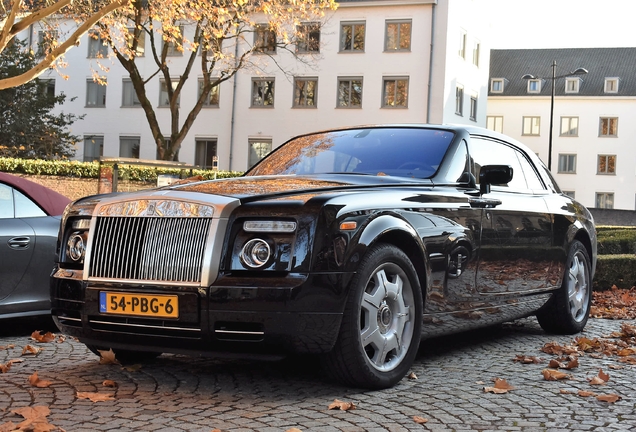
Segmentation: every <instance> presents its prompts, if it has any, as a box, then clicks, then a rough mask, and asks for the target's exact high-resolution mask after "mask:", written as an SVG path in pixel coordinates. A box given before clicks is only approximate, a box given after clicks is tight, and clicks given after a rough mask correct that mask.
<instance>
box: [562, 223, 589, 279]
mask: <svg viewBox="0 0 636 432" xmlns="http://www.w3.org/2000/svg"><path fill="white" fill-rule="evenodd" d="M574 240H578V241H580V242H581V243H582V244H583V246H584V247H585V250H586V251H587V255H588V257H589V258H590V267H591V269H590V271H591V275H590V278H591V279H594V273H595V272H596V248H595V247H594V245H593V244H592V236H591V235H590V233H589V232H588V231H587V230H586V229H585V228H584V227H583V226H582V225H579V224H577V223H574V224H572V225H571V226H570V232H569V235H568V244H567V247H566V253H567V252H568V251H569V249H570V245H571V244H572V242H573V241H574ZM594 240H596V237H594Z"/></svg>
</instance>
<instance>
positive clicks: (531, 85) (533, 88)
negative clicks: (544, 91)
mask: <svg viewBox="0 0 636 432" xmlns="http://www.w3.org/2000/svg"><path fill="white" fill-rule="evenodd" d="M528 93H541V80H540V79H531V80H528Z"/></svg>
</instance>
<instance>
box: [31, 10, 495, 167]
mask: <svg viewBox="0 0 636 432" xmlns="http://www.w3.org/2000/svg"><path fill="white" fill-rule="evenodd" d="M478 3H479V2H477V1H474V0H366V1H364V0H363V1H356V0H353V1H342V2H341V3H340V7H339V8H338V9H337V10H336V11H331V12H329V13H328V15H327V16H326V18H325V20H324V22H323V23H322V26H321V28H320V51H319V53H318V54H316V53H313V54H312V58H313V59H314V60H315V61H314V62H313V64H312V65H310V66H307V65H305V64H302V63H301V62H298V61H296V60H295V59H294V57H293V56H291V55H290V54H289V53H286V52H278V53H276V54H275V59H276V62H277V63H278V64H280V65H282V66H283V68H284V69H286V70H287V71H289V72H291V75H293V77H290V76H288V75H285V74H284V73H283V72H281V71H280V70H279V68H278V67H277V66H276V65H274V64H272V62H271V61H270V63H269V64H267V63H266V60H267V59H268V58H267V56H262V57H263V58H262V60H261V59H259V60H260V61H261V68H262V70H263V71H262V72H261V73H258V74H257V72H256V71H255V70H243V71H242V72H240V73H238V74H237V75H236V77H235V78H234V79H232V80H229V81H226V82H224V83H222V84H221V85H220V89H219V98H218V105H216V106H215V105H210V106H208V107H206V108H204V109H203V110H202V112H201V113H200V114H199V116H198V118H197V120H196V121H195V123H194V125H193V127H192V128H191V131H190V133H189V135H188V136H187V138H186V139H185V141H184V142H183V144H182V147H181V149H180V152H179V160H180V161H182V162H187V163H190V164H196V165H201V166H209V165H210V164H211V162H210V161H211V160H212V156H217V157H218V168H219V169H221V170H237V171H242V170H246V169H247V168H248V167H249V166H251V165H252V164H253V163H255V162H256V161H257V160H258V158H259V157H261V156H262V155H264V154H266V153H267V152H268V151H270V150H271V149H272V147H276V146H278V145H280V144H282V143H283V142H284V141H286V140H287V139H289V138H291V137H292V136H295V135H297V134H301V133H306V132H311V131H315V130H320V129H326V128H332V127H339V126H350V125H359V124H375V123H425V122H428V123H469V124H477V125H481V126H485V125H486V94H487V89H488V87H487V86H488V65H489V47H488V45H487V35H486V30H487V26H486V25H485V24H484V23H485V20H483V19H479V18H478V17H479V16H480V15H481V14H482V13H483V12H482V11H481V10H480V9H479V4H478ZM396 24H397V27H399V29H400V32H410V37H408V38H406V37H405V38H402V41H403V43H401V44H398V46H390V45H391V42H390V41H389V39H388V38H387V29H388V28H391V29H395V28H396ZM355 29H358V30H360V33H361V34H362V35H363V42H362V43H358V44H357V45H356V46H353V44H352V45H351V46H345V45H346V43H345V42H343V38H342V35H343V33H344V32H347V31H353V30H355ZM185 31H186V32H187V31H188V30H187V28H186V30H185ZM32 40H34V41H37V35H35V36H33V37H32ZM95 49H97V48H96V47H95V46H94V45H93V44H92V42H91V41H89V40H88V37H87V36H84V38H83V39H82V42H81V44H80V46H79V47H77V48H74V49H72V50H71V51H69V53H68V54H67V55H66V61H67V63H68V66H67V67H66V69H64V70H63V71H62V72H63V73H64V74H65V75H68V76H69V79H68V80H64V79H62V78H61V77H60V76H59V75H58V74H57V73H56V72H50V73H49V74H48V76H42V77H41V78H51V79H55V92H56V93H59V92H64V93H65V94H66V95H68V99H67V103H65V105H64V106H63V107H62V109H63V110H64V111H66V112H74V113H76V114H85V117H84V119H83V120H81V121H78V122H77V123H76V124H75V125H73V129H72V132H73V133H74V134H75V135H78V136H82V137H84V143H79V145H78V148H77V153H76V158H77V159H79V160H92V159H95V158H97V157H99V156H107V157H118V156H121V157H131V156H132V157H139V158H141V159H155V158H156V146H155V143H154V140H153V138H152V135H151V132H150V128H149V126H148V124H147V121H146V118H145V115H144V112H143V110H142V109H141V108H140V107H139V106H138V105H135V104H134V103H133V102H132V100H133V96H132V88H131V86H130V82H129V80H128V75H127V73H126V71H125V70H124V69H123V67H122V66H121V65H120V64H119V63H118V62H117V61H116V60H115V61H112V62H111V61H110V60H107V61H103V60H102V61H101V63H102V64H105V65H107V66H108V67H109V71H108V73H107V74H106V77H107V80H108V85H107V86H106V87H102V86H99V85H97V84H96V83H94V82H93V80H92V78H91V76H92V70H93V69H95V68H97V67H98V65H97V61H96V60H95V59H93V58H90V57H91V50H92V51H94V50H95ZM145 61H146V63H145V67H141V68H140V69H141V70H142V73H147V74H148V75H151V74H152V73H153V72H154V67H155V65H154V62H153V61H152V59H151V58H147V59H146V60H145ZM170 61H171V62H175V63H177V62H180V61H185V60H184V58H183V57H178V56H175V57H171V58H170ZM153 80H155V81H156V85H155V86H154V87H153V86H152V85H151V86H149V88H150V90H149V93H154V94H149V95H148V98H149V99H150V100H151V101H157V106H160V105H161V101H160V97H161V95H160V80H159V78H158V77H155V78H153ZM300 80H305V81H311V85H315V86H316V88H317V91H316V92H313V93H312V95H311V96H310V98H311V100H309V101H308V100H307V98H306V97H305V98H304V99H298V98H296V96H295V92H294V88H295V83H296V82H297V81H300ZM263 81H266V82H267V83H268V84H273V85H272V87H273V89H274V95H273V98H272V102H273V103H271V104H265V105H260V106H259V104H258V103H256V102H255V98H254V95H253V94H252V93H253V92H254V91H256V90H255V89H257V88H258V86H259V83H262V82H263ZM187 85H188V88H186V89H184V93H183V94H182V95H181V102H180V105H181V107H182V115H181V118H184V117H185V114H184V113H186V112H188V111H189V110H190V107H191V106H192V105H193V104H194V100H195V98H196V96H197V89H198V84H197V78H196V77H195V76H194V77H191V79H190V81H189V82H188V84H187ZM402 86H404V87H405V88H406V90H407V93H406V94H407V96H406V98H400V97H396V98H395V99H391V98H392V97H393V96H394V95H392V94H390V93H391V91H392V89H393V88H398V87H402ZM153 88H154V90H153ZM343 88H346V89H350V90H351V93H349V96H348V97H347V98H345V99H346V100H344V99H343V98H342V97H340V98H339V91H340V90H342V89H343ZM73 97H75V98H76V99H75V100H74V101H70V99H71V98H73ZM157 112H158V116H159V118H160V121H164V123H163V124H164V125H165V130H164V131H163V132H164V134H166V135H167V136H168V135H169V134H168V132H169V127H170V123H169V109H168V108H165V109H161V108H159V109H158V110H157Z"/></svg>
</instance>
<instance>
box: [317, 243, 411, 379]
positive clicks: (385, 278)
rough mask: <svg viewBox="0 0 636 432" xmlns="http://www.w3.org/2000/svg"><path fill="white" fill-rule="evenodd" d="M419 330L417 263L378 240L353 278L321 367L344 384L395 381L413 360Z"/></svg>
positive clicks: (404, 373)
mask: <svg viewBox="0 0 636 432" xmlns="http://www.w3.org/2000/svg"><path fill="white" fill-rule="evenodd" d="M381 281H382V282H383V283H380V282H381ZM421 330H422V291H421V288H420V283H419V280H418V278H417V274H416V272H415V268H414V267H413V264H412V263H411V261H410V260H409V258H408V257H407V256H406V255H405V254H404V252H402V251H401V250H400V249H398V248H397V247H395V246H392V245H387V244H380V245H376V246H374V247H372V248H371V249H370V250H369V251H368V253H367V254H366V255H365V256H364V258H363V259H362V261H361V262H360V266H359V268H358V272H357V273H356V275H355V276H354V278H353V280H352V281H351V286H350V291H349V296H348V298H347V304H346V306H345V311H344V315H343V318H342V324H341V327H340V334H339V335H338V340H337V342H336V345H335V347H334V349H333V350H332V351H331V352H330V353H327V354H325V355H324V357H323V368H324V369H325V371H326V372H327V373H328V374H329V375H331V377H332V378H333V379H334V380H336V381H338V382H340V383H343V384H347V385H351V386H355V387H362V388H368V389H384V388H388V387H392V386H393V385H395V384H396V383H397V382H399V381H400V380H401V379H402V378H403V377H404V376H405V375H406V374H407V373H408V371H409V369H410V367H411V365H412V364H413V361H414V359H415V356H416V354H417V350H418V347H419V344H420V337H421Z"/></svg>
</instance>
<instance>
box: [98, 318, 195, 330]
mask: <svg viewBox="0 0 636 432" xmlns="http://www.w3.org/2000/svg"><path fill="white" fill-rule="evenodd" d="M88 322H89V324H90V323H95V324H101V325H109V326H120V327H141V328H152V329H161V330H175V331H190V332H197V333H201V329H200V328H188V327H171V326H153V325H149V324H128V323H118V322H111V321H99V320H88Z"/></svg>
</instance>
